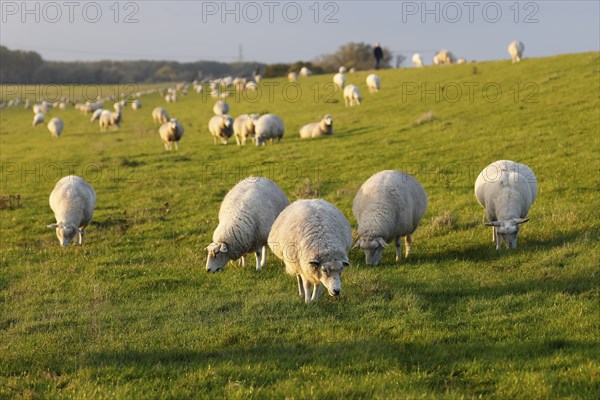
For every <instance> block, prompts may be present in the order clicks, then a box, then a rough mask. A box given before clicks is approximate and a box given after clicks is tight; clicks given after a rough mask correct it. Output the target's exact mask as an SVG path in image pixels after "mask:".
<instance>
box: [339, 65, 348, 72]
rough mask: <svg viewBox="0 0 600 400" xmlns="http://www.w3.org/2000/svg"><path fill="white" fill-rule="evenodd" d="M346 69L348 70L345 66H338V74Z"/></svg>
mask: <svg viewBox="0 0 600 400" xmlns="http://www.w3.org/2000/svg"><path fill="white" fill-rule="evenodd" d="M346 71H348V69H347V68H346V67H344V66H343V65H342V66H341V67H339V68H338V72H339V73H340V74H345V73H346Z"/></svg>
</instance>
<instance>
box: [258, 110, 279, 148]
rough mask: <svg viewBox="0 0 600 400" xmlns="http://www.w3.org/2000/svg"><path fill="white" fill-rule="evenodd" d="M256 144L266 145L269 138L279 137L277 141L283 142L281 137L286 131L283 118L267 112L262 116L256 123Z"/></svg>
mask: <svg viewBox="0 0 600 400" xmlns="http://www.w3.org/2000/svg"><path fill="white" fill-rule="evenodd" d="M254 131H255V144H256V145H257V146H264V145H265V144H266V142H267V140H269V139H270V140H271V143H273V140H274V139H277V143H279V142H281V138H282V137H283V134H284V133H285V125H284V124H283V121H282V120H281V118H279V117H278V116H277V115H274V114H265V115H263V116H261V117H260V118H259V119H258V121H256V124H255V128H254Z"/></svg>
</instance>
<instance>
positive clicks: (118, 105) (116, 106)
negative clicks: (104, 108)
mask: <svg viewBox="0 0 600 400" xmlns="http://www.w3.org/2000/svg"><path fill="white" fill-rule="evenodd" d="M131 106H133V104H131ZM123 107H125V101H124V100H121V101H118V102H116V103H115V104H113V108H114V109H115V111H116V112H121V111H123Z"/></svg>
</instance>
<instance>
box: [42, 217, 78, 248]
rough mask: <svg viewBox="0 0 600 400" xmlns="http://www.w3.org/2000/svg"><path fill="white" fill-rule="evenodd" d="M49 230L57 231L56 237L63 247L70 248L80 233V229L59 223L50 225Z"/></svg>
mask: <svg viewBox="0 0 600 400" xmlns="http://www.w3.org/2000/svg"><path fill="white" fill-rule="evenodd" d="M48 228H51V229H53V228H54V229H56V237H58V241H59V242H60V245H61V246H68V245H69V244H71V242H72V241H73V239H75V236H76V235H77V234H78V233H79V229H78V228H77V227H76V226H75V225H73V224H65V223H63V222H59V223H58V224H50V225H48Z"/></svg>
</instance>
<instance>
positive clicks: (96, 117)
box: [90, 108, 110, 122]
mask: <svg viewBox="0 0 600 400" xmlns="http://www.w3.org/2000/svg"><path fill="white" fill-rule="evenodd" d="M104 112H106V113H109V114H110V111H108V110H105V109H104V108H99V109H97V110H96V111H94V113H93V114H92V117H91V118H90V122H96V121H98V120H99V119H100V116H101V115H102V113H104Z"/></svg>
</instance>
